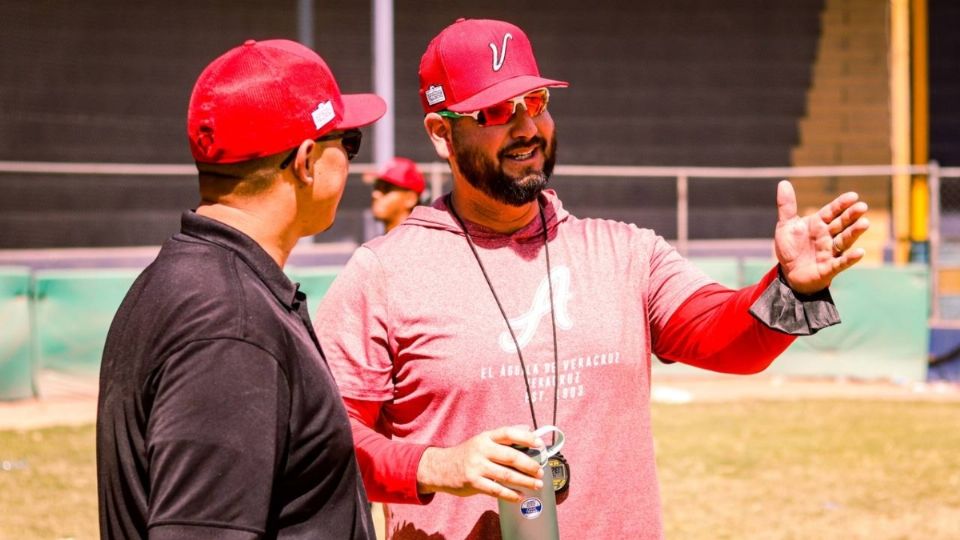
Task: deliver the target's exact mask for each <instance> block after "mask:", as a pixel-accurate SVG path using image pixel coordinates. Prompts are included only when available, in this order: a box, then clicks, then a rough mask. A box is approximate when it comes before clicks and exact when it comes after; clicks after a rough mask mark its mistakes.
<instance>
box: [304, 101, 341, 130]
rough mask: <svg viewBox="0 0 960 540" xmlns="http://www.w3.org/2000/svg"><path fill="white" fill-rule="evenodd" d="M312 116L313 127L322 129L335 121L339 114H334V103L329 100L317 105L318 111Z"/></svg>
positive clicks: (311, 114)
mask: <svg viewBox="0 0 960 540" xmlns="http://www.w3.org/2000/svg"><path fill="white" fill-rule="evenodd" d="M310 116H312V117H313V126H314V127H316V128H317V129H320V128H322V127H323V126H325V125H327V123H329V122H330V121H331V120H333V119H334V117H335V116H337V114H336V113H335V112H333V103H330V100H327V101H324V102H323V103H321V104H319V105H317V110H315V111H313V112H312V113H310Z"/></svg>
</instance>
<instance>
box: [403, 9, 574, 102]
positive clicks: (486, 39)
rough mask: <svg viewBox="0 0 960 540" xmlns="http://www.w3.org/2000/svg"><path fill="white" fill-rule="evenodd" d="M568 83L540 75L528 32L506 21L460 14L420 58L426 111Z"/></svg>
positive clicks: (506, 96)
mask: <svg viewBox="0 0 960 540" xmlns="http://www.w3.org/2000/svg"><path fill="white" fill-rule="evenodd" d="M565 86H567V83H566V82H564V81H555V80H552V79H544V78H543V77H541V76H540V69H539V68H538V67H537V60H536V58H534V56H533V47H532V46H531V45H530V40H529V39H527V35H526V34H524V33H523V30H521V29H520V28H518V27H517V26H514V25H512V24H510V23H508V22H503V21H494V20H488V19H457V21H456V22H455V23H453V24H451V25H450V26H448V27H446V28H444V29H443V31H442V32H440V34H438V35H437V37H435V38H433V41H431V42H430V44H429V45H428V46H427V52H425V53H424V54H423V57H422V58H421V59H420V102H421V104H422V105H423V110H424V112H436V111H441V110H444V109H446V110H450V111H453V112H458V113H462V112H472V111H476V110H479V109H482V108H484V107H489V106H491V105H495V104H497V103H499V102H501V101H504V100H507V99H510V98H513V97H516V96H519V95H521V94H525V93H527V92H529V91H531V90H536V89H537V88H543V87H565Z"/></svg>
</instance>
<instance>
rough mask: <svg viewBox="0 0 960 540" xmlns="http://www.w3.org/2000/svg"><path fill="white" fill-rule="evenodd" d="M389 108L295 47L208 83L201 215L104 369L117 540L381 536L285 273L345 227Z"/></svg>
mask: <svg viewBox="0 0 960 540" xmlns="http://www.w3.org/2000/svg"><path fill="white" fill-rule="evenodd" d="M385 110H386V105H385V103H384V102H383V100H381V99H380V98H379V97H377V96H374V95H372V94H358V95H342V94H341V93H340V89H339V87H338V86H337V82H336V80H335V79H334V77H333V74H332V73H331V72H330V69H329V68H328V67H327V65H326V63H325V62H324V61H323V59H321V58H320V57H319V56H318V55H317V54H316V53H315V52H313V51H312V50H310V49H308V48H306V47H304V46H303V45H300V44H298V43H294V42H292V41H287V40H270V41H262V42H255V41H247V42H246V43H244V44H243V45H241V46H239V47H236V48H234V49H231V50H230V51H228V52H226V53H225V54H223V55H222V56H220V57H219V58H217V59H215V60H214V61H213V62H212V63H211V64H210V65H208V66H207V67H206V69H204V70H203V72H202V73H201V74H200V77H199V78H198V79H197V82H196V85H195V86H194V88H193V94H192V95H191V98H190V104H189V108H188V110H187V136H188V139H189V141H190V150H191V152H192V153H193V157H194V159H195V161H196V164H197V170H198V171H199V188H200V203H199V205H198V206H197V208H196V210H193V211H187V212H184V214H183V216H182V218H181V230H180V233H179V234H176V235H174V236H173V237H171V238H170V239H169V240H168V241H167V242H166V243H165V244H164V245H163V247H162V248H161V250H160V253H159V254H158V255H157V258H156V260H155V261H154V262H153V263H152V264H151V265H150V266H149V267H148V268H147V269H146V270H144V272H143V273H142V274H141V275H140V277H139V278H138V279H137V280H136V282H135V283H134V284H133V286H132V287H131V289H130V291H129V292H128V293H127V296H126V298H125V299H124V301H123V303H122V305H121V306H120V309H119V311H118V312H117V314H116V316H115V318H114V321H113V324H112V325H111V328H110V332H109V335H108V336H107V342H106V346H105V349H104V353H103V363H102V367H101V374H100V398H99V409H98V418H97V475H98V491H99V503H100V531H101V536H102V537H103V538H146V537H148V536H149V538H152V539H153V538H160V539H166V538H171V539H172V538H179V539H182V538H231V539H232V538H236V539H241V538H244V539H246V538H251V539H252V538H304V539H307V538H309V539H318V538H330V539H344V538H352V539H369V538H373V537H374V533H373V525H372V523H371V519H370V513H369V506H368V503H367V498H366V495H365V493H364V489H363V485H362V482H361V479H360V474H359V472H358V469H357V462H356V458H355V455H354V452H353V449H352V444H351V443H352V441H351V434H350V424H349V422H348V419H347V414H346V412H345V410H344V408H343V404H342V401H341V399H340V395H339V394H338V392H337V389H336V386H335V384H334V381H333V378H332V376H331V373H330V372H329V370H328V368H327V366H326V363H325V361H324V357H323V353H322V352H321V349H320V344H319V343H318V342H317V339H316V336H315V334H314V332H313V328H312V324H311V322H310V318H309V315H308V309H307V299H306V297H305V295H304V294H303V293H302V292H300V291H299V290H297V288H298V285H297V284H296V283H292V282H290V280H289V279H288V278H287V277H286V275H285V274H284V273H283V266H284V263H285V262H286V260H287V258H288V256H289V255H290V251H291V250H292V249H293V247H294V245H296V243H297V240H298V239H299V238H301V237H303V236H309V235H313V234H317V233H319V232H320V231H323V230H325V229H327V228H328V227H329V226H330V224H331V223H332V222H333V219H334V213H335V212H336V209H337V204H338V203H339V201H340V197H341V195H342V193H343V189H344V185H345V182H346V178H347V170H348V166H349V161H350V159H352V158H353V156H354V155H355V154H356V153H357V151H358V150H359V146H360V131H359V130H358V128H360V127H361V126H365V125H368V124H371V123H373V122H375V121H376V120H377V119H379V118H380V117H381V116H382V115H383V114H384V112H385Z"/></svg>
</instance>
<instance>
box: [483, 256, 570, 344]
mask: <svg viewBox="0 0 960 540" xmlns="http://www.w3.org/2000/svg"><path fill="white" fill-rule="evenodd" d="M550 278H551V279H552V281H553V305H554V308H555V309H556V311H555V313H554V316H555V317H556V321H557V329H560V330H569V329H571V328H573V321H571V320H570V314H569V313H568V312H567V303H569V302H570V269H569V268H567V267H566V266H558V267H556V268H554V269H553V271H552V272H550ZM544 317H546V318H547V324H550V283H549V282H548V281H547V277H546V276H544V278H543V280H542V281H540V286H538V287H537V292H536V293H535V294H534V295H533V304H532V305H531V306H530V310H529V311H527V312H526V313H524V314H523V315H520V316H519V317H515V318H513V319H510V327H511V328H513V332H514V334H515V335H516V336H517V343H519V344H520V348H521V349H523V348H524V347H526V346H527V344H529V343H530V340H531V339H533V336H534V335H535V334H536V333H537V328H539V327H540V321H542V320H543V319H544ZM499 342H500V348H501V349H503V350H504V351H505V352H508V353H513V352H517V347H516V345H514V343H513V338H512V337H510V332H508V331H506V330H504V331H503V332H502V333H501V334H500V340H499Z"/></svg>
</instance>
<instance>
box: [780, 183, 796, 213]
mask: <svg viewBox="0 0 960 540" xmlns="http://www.w3.org/2000/svg"><path fill="white" fill-rule="evenodd" d="M795 217H797V194H796V192H795V191H794V190H793V184H791V183H790V181H789V180H781V181H780V183H779V184H777V220H778V221H780V222H784V221H789V220H791V219H793V218H795Z"/></svg>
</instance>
